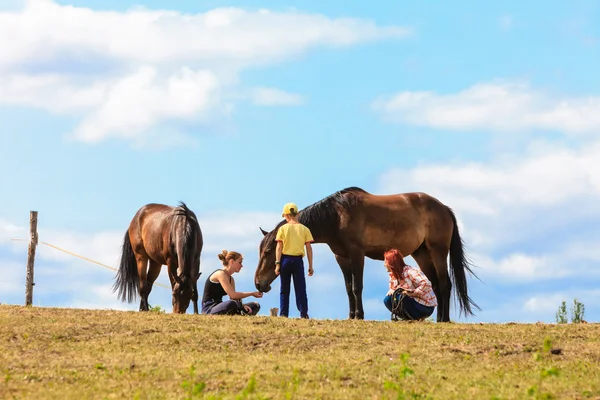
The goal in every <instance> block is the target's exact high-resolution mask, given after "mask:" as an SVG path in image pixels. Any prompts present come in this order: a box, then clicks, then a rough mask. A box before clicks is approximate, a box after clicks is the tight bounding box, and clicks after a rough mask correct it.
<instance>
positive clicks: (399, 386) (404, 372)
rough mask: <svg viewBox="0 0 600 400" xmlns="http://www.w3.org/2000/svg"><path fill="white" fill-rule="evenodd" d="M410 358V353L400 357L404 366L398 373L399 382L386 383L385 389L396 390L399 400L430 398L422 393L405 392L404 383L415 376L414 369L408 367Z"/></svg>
mask: <svg viewBox="0 0 600 400" xmlns="http://www.w3.org/2000/svg"><path fill="white" fill-rule="evenodd" d="M408 358H409V355H408V353H402V354H401V355H400V361H401V362H402V365H401V366H400V368H399V371H398V381H397V382H393V381H386V382H385V383H384V384H383V387H384V388H385V389H387V390H394V391H395V392H396V399H398V400H401V399H426V398H429V397H428V396H425V395H423V394H420V393H416V392H410V393H408V392H406V391H405V390H404V388H403V387H404V384H403V381H404V380H406V378H408V377H409V376H412V375H414V374H415V372H414V371H413V369H412V368H410V367H409V366H408Z"/></svg>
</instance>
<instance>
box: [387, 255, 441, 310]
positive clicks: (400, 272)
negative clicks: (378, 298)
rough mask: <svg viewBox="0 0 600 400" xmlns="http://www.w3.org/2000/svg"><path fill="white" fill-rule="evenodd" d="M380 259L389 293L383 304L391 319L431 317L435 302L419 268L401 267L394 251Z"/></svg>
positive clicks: (401, 260) (402, 262)
mask: <svg viewBox="0 0 600 400" xmlns="http://www.w3.org/2000/svg"><path fill="white" fill-rule="evenodd" d="M383 257H384V263H383V265H384V266H385V268H386V269H387V271H388V273H389V277H390V290H389V291H388V293H387V295H386V296H385V298H384V299H383V304H385V306H386V307H387V309H388V310H390V312H391V313H392V319H397V318H400V319H404V320H422V319H425V318H428V317H429V316H430V315H431V314H433V310H434V309H435V307H436V306H437V299H436V297H435V293H434V292H433V289H432V287H431V282H430V281H429V279H427V276H425V274H424V273H423V272H422V271H421V270H420V269H419V268H415V267H412V266H410V265H407V264H405V263H404V257H403V256H402V254H401V253H400V252H399V251H398V250H396V249H392V250H389V251H387V252H386V253H385V254H384V255H383Z"/></svg>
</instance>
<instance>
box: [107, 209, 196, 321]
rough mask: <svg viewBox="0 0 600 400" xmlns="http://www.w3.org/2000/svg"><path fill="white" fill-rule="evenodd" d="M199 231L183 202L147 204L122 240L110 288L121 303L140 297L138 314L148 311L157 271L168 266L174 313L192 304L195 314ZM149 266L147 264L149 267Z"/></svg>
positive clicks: (183, 310) (192, 215)
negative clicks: (115, 273) (113, 280)
mask: <svg viewBox="0 0 600 400" xmlns="http://www.w3.org/2000/svg"><path fill="white" fill-rule="evenodd" d="M202 246H203V240H202V231H201V230H200V225H199V224H198V220H197V218H196V215H195V214H194V212H193V211H192V210H190V209H189V208H187V206H186V205H185V203H183V202H182V203H180V205H179V207H171V206H167V205H164V204H146V205H145V206H143V207H142V208H140V209H139V210H138V212H137V213H136V214H135V216H134V217H133V220H132V221H131V223H130V224H129V229H128V230H127V232H125V238H124V239H123V250H122V254H121V262H120V266H119V270H118V272H117V276H116V278H115V279H116V282H115V284H114V285H113V291H117V290H118V292H119V294H118V295H119V298H120V299H121V301H127V302H129V303H131V302H132V301H133V300H135V298H136V297H137V294H138V293H139V295H140V298H141V300H140V311H148V296H149V295H150V291H151V290H152V284H153V283H154V281H155V280H156V278H158V274H159V273H160V269H161V267H162V266H163V265H167V267H168V274H169V279H170V281H171V288H172V291H173V313H181V314H183V313H185V312H186V311H187V308H188V306H189V305H190V299H191V300H192V301H193V303H194V314H198V285H197V283H198V278H199V277H200V253H201V252H202ZM148 264H149V265H148Z"/></svg>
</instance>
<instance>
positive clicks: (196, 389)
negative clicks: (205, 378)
mask: <svg viewBox="0 0 600 400" xmlns="http://www.w3.org/2000/svg"><path fill="white" fill-rule="evenodd" d="M181 387H182V388H183V390H185V392H186V397H184V399H185V400H192V399H196V398H198V397H199V396H200V395H201V394H202V392H203V391H204V388H206V383H204V382H196V366H195V365H194V364H192V365H190V372H189V379H186V380H185V381H183V382H182V383H181Z"/></svg>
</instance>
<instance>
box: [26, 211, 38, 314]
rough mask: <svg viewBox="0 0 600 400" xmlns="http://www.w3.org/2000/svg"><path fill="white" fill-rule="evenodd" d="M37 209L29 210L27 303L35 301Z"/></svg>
mask: <svg viewBox="0 0 600 400" xmlns="http://www.w3.org/2000/svg"><path fill="white" fill-rule="evenodd" d="M37 218H38V212H37V211H30V212H29V251H28V252H27V277H26V279H25V305H26V306H30V305H31V304H32V303H33V285H35V283H34V282H33V263H34V260H35V248H36V246H37V243H38V234H37Z"/></svg>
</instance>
